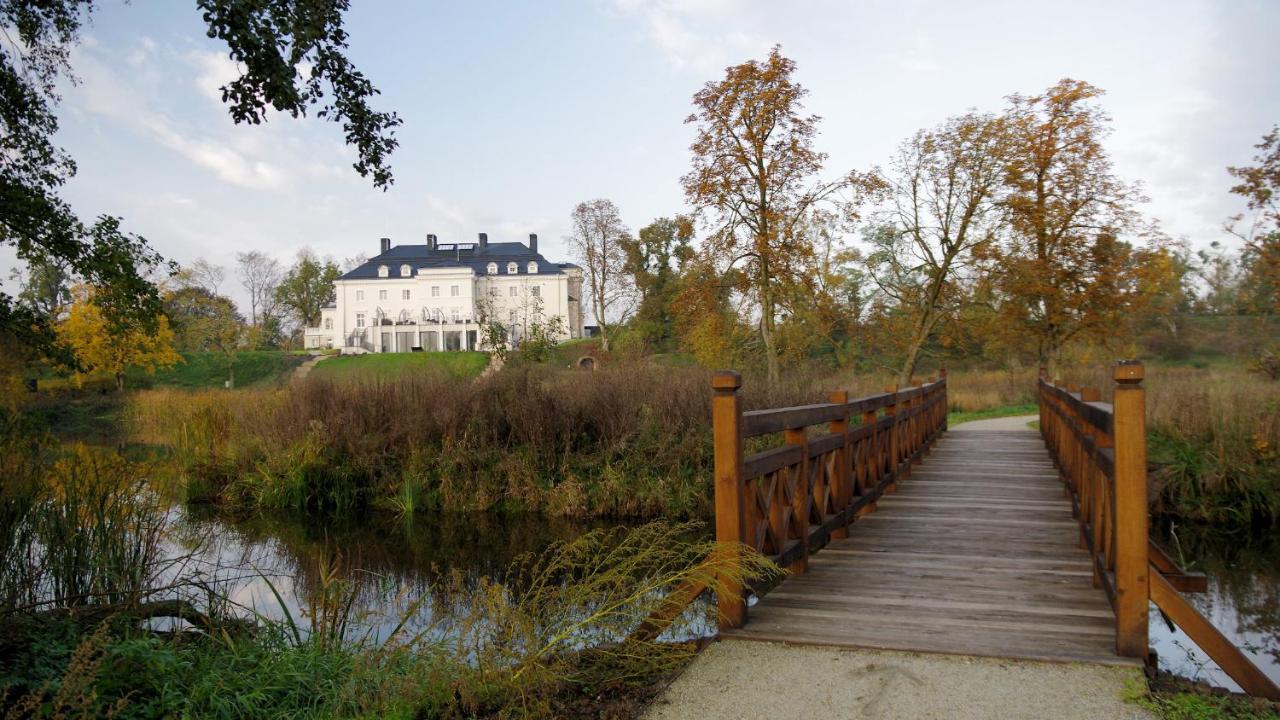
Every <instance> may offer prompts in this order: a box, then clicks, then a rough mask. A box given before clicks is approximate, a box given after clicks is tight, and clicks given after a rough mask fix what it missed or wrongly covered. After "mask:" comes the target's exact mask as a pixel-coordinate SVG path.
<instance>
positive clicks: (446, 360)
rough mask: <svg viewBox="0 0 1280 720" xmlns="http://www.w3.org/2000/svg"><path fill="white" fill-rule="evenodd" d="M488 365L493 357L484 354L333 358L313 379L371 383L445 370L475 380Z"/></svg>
mask: <svg viewBox="0 0 1280 720" xmlns="http://www.w3.org/2000/svg"><path fill="white" fill-rule="evenodd" d="M488 364H489V355H488V353H482V352H420V353H369V354H366V355H342V356H339V357H332V358H329V359H328V360H325V361H323V362H321V363H320V364H319V365H316V366H315V369H313V370H312V371H311V377H319V378H326V379H330V380H333V379H340V378H363V379H368V378H370V377H395V376H398V375H403V374H409V373H420V372H424V371H428V372H429V371H432V370H437V371H440V370H442V371H444V372H445V373H447V374H449V375H452V376H454V377H457V378H473V377H476V376H478V375H479V374H480V373H481V372H484V368H485V366H486V365H488Z"/></svg>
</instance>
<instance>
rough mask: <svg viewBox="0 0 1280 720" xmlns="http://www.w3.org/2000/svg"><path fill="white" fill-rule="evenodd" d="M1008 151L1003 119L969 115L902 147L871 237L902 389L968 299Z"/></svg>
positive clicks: (994, 220)
mask: <svg viewBox="0 0 1280 720" xmlns="http://www.w3.org/2000/svg"><path fill="white" fill-rule="evenodd" d="M1006 146H1007V142H1006V140H1005V133H1004V123H1003V120H1002V119H1001V118H998V117H994V116H991V115H983V114H979V113H970V114H967V115H962V116H960V117H956V118H952V119H950V120H948V121H947V122H945V123H943V124H942V125H941V126H939V127H937V128H933V129H931V130H921V131H920V132H917V133H916V134H915V135H914V136H912V137H911V138H910V139H909V140H907V141H906V142H904V143H903V144H902V147H901V148H900V149H899V151H898V156H897V158H895V160H894V162H893V165H892V169H891V171H890V178H889V186H890V193H889V203H888V208H887V210H886V211H885V212H884V213H883V227H882V228H881V231H880V232H878V233H874V234H872V235H871V237H870V238H869V240H870V241H871V243H872V246H873V251H872V252H871V253H870V254H869V255H868V257H867V265H868V266H869V269H870V270H871V276H872V278H874V280H875V281H876V284H877V285H879V286H880V289H881V290H882V291H883V292H884V293H885V294H886V295H888V296H889V297H890V298H892V299H893V301H894V302H895V304H896V306H897V308H898V310H899V312H900V313H901V314H900V318H901V320H902V321H904V323H903V324H904V327H902V328H901V333H900V338H899V339H900V342H901V346H902V364H901V365H900V366H899V367H898V368H897V371H898V381H899V382H900V383H906V382H907V381H908V380H909V379H910V378H911V375H912V373H914V372H915V368H916V364H917V363H918V362H919V361H920V356H921V354H922V353H923V352H924V350H925V347H926V344H927V343H928V341H929V339H930V337H931V336H932V334H933V333H934V331H935V329H936V328H937V327H938V326H939V324H940V323H942V322H945V321H947V320H948V319H949V318H952V317H954V315H955V313H956V312H957V311H958V309H959V307H960V304H961V303H962V302H963V300H964V299H965V298H966V297H969V292H968V290H969V287H968V285H969V281H971V280H972V279H973V271H974V269H975V261H976V257H975V251H976V250H978V249H979V247H980V246H982V245H983V244H984V243H991V242H992V241H993V238H994V234H995V232H996V230H997V227H998V225H999V221H1000V219H999V217H998V209H997V205H996V194H997V192H998V191H999V189H1000V183H1001V181H1002V180H1003V174H1004V168H1005V162H1006Z"/></svg>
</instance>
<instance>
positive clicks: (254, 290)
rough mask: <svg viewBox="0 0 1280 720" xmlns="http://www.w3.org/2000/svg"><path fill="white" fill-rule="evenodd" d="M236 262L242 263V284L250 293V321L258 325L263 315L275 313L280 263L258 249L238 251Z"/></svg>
mask: <svg viewBox="0 0 1280 720" xmlns="http://www.w3.org/2000/svg"><path fill="white" fill-rule="evenodd" d="M236 262H238V263H239V264H240V286H241V287H243V288H244V289H245V292H248V293H249V323H250V324H251V325H255V326H256V325H258V324H259V321H260V319H261V317H262V316H264V315H272V314H273V313H272V312H271V310H272V309H273V308H274V305H275V297H276V288H277V287H278V286H279V285H280V277H281V271H280V263H279V261H277V260H276V259H275V258H273V257H270V256H268V255H267V254H265V253H262V252H259V251H258V250H251V251H249V252H247V253H236Z"/></svg>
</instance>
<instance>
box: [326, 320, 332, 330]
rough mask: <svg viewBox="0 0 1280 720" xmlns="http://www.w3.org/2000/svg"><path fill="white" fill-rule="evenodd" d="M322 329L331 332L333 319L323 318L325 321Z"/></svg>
mask: <svg viewBox="0 0 1280 720" xmlns="http://www.w3.org/2000/svg"><path fill="white" fill-rule="evenodd" d="M324 329H325V330H332V329H333V318H325V319H324Z"/></svg>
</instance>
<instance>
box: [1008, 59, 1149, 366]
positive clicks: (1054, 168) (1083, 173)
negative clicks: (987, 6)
mask: <svg viewBox="0 0 1280 720" xmlns="http://www.w3.org/2000/svg"><path fill="white" fill-rule="evenodd" d="M1100 95H1102V91H1101V90H1100V89H1098V88H1096V87H1094V86H1092V85H1090V84H1088V83H1085V82H1081V81H1078V80H1070V79H1067V80H1062V81H1060V82H1059V83H1057V84H1056V85H1054V86H1053V87H1051V88H1049V89H1048V90H1046V91H1045V92H1043V93H1041V94H1039V95H1032V96H1022V95H1013V96H1011V97H1010V98H1009V100H1010V107H1009V109H1008V111H1007V112H1006V115H1005V117H1006V122H1007V124H1008V141H1009V148H1008V155H1007V157H1008V162H1007V164H1006V165H1005V175H1004V183H1003V184H1004V187H1003V189H1002V198H1001V203H1002V206H1003V209H1004V213H1005V228H1004V231H1003V233H1002V239H1001V242H1000V243H998V244H997V245H994V246H993V247H992V248H991V252H990V253H988V254H987V256H986V257H987V258H988V259H990V260H991V261H992V263H991V265H990V268H991V270H992V272H993V282H994V287H995V288H996V289H997V291H998V297H999V301H998V302H999V307H998V313H999V315H1000V317H1001V318H1002V320H1003V322H1001V323H998V324H997V325H996V326H995V327H997V328H999V329H1000V330H1002V331H1003V332H1006V333H1012V334H1015V335H1017V336H1020V337H1025V338H1027V339H1029V341H1030V343H1031V344H1032V348H1033V350H1034V352H1035V354H1036V356H1037V358H1038V359H1039V361H1040V363H1041V364H1042V365H1045V366H1047V367H1049V368H1050V370H1052V369H1053V368H1054V367H1055V366H1057V365H1058V363H1059V362H1060V360H1061V356H1062V352H1063V350H1064V348H1065V347H1066V346H1067V345H1068V344H1069V343H1071V342H1073V341H1078V340H1086V339H1089V340H1095V341H1105V340H1107V339H1109V338H1112V337H1114V336H1115V335H1116V334H1118V333H1120V332H1122V331H1123V330H1124V329H1125V327H1126V326H1125V324H1124V323H1123V322H1122V320H1123V319H1124V317H1125V315H1126V314H1127V313H1128V312H1130V311H1131V310H1132V309H1134V303H1136V302H1138V301H1139V300H1140V299H1141V298H1142V294H1141V293H1140V292H1139V291H1138V287H1137V285H1138V281H1139V270H1140V265H1139V264H1138V263H1136V262H1135V258H1134V256H1133V252H1132V250H1133V247H1132V245H1131V243H1130V242H1129V239H1131V238H1137V237H1138V236H1139V235H1141V234H1142V233H1143V231H1144V228H1143V227H1142V226H1141V223H1140V221H1139V217H1138V214H1137V213H1136V211H1135V210H1134V207H1135V205H1136V204H1137V203H1139V202H1142V201H1144V199H1145V198H1143V197H1142V195H1141V193H1140V192H1139V191H1138V188H1137V187H1135V186H1134V185H1131V184H1129V183H1126V182H1124V181H1123V180H1121V179H1120V178H1118V177H1117V176H1116V175H1115V174H1114V173H1113V171H1112V166H1111V159H1110V157H1109V156H1108V155H1107V152H1106V149H1105V148H1104V147H1103V140H1104V139H1105V138H1106V136H1107V134H1108V132H1109V127H1108V123H1109V118H1108V116H1107V115H1106V114H1105V113H1104V112H1103V111H1102V109H1101V108H1099V107H1098V105H1097V104H1096V103H1095V102H1094V100H1095V99H1096V98H1098V97H1099V96H1100Z"/></svg>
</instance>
